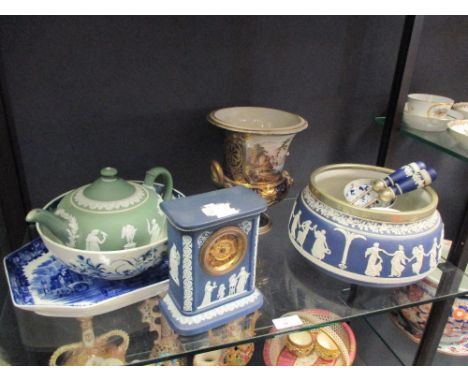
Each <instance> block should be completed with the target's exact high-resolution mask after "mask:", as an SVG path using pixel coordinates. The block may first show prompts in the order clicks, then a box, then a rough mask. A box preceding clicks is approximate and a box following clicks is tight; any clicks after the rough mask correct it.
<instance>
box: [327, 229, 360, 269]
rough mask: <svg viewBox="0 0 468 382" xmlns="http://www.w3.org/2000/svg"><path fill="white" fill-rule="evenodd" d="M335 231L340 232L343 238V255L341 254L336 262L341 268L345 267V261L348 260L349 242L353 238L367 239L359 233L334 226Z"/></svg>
mask: <svg viewBox="0 0 468 382" xmlns="http://www.w3.org/2000/svg"><path fill="white" fill-rule="evenodd" d="M335 231H338V232H341V233H342V234H343V236H344V238H345V245H344V248H343V255H342V256H341V261H340V263H339V264H338V267H340V268H341V269H346V268H347V267H348V265H347V261H348V255H349V249H350V248H351V243H352V242H353V240H355V239H362V240H367V239H366V237H365V236H363V235H359V234H356V233H354V232H349V231H347V230H345V229H343V228H335Z"/></svg>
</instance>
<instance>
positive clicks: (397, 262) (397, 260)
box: [385, 245, 410, 277]
mask: <svg viewBox="0 0 468 382" xmlns="http://www.w3.org/2000/svg"><path fill="white" fill-rule="evenodd" d="M385 254H386V255H388V256H390V257H391V258H392V259H391V260H390V264H391V266H392V267H391V271H390V277H400V276H401V274H402V273H403V271H404V270H405V268H406V264H408V262H409V261H410V259H408V258H407V257H406V255H405V248H404V247H403V246H402V245H399V246H398V249H397V250H396V251H395V252H393V253H388V252H385Z"/></svg>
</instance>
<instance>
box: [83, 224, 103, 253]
mask: <svg viewBox="0 0 468 382" xmlns="http://www.w3.org/2000/svg"><path fill="white" fill-rule="evenodd" d="M99 235H101V238H99ZM107 236H108V235H107V233H105V232H104V231H101V230H99V229H93V230H92V231H91V232H90V233H89V234H88V236H86V250H87V251H100V250H101V247H100V246H101V245H102V244H104V243H105V241H106V239H107Z"/></svg>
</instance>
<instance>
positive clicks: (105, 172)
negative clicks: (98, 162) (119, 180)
mask: <svg viewBox="0 0 468 382" xmlns="http://www.w3.org/2000/svg"><path fill="white" fill-rule="evenodd" d="M101 176H102V177H103V178H105V179H115V178H116V176H117V169H116V168H114V167H104V168H103V169H101Z"/></svg>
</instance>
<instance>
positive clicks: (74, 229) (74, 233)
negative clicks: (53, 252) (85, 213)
mask: <svg viewBox="0 0 468 382" xmlns="http://www.w3.org/2000/svg"><path fill="white" fill-rule="evenodd" d="M55 215H57V216H58V217H61V218H62V219H65V220H66V221H67V222H68V228H67V236H68V241H67V242H66V243H65V245H66V246H68V247H72V248H75V246H76V239H78V238H79V237H80V235H79V234H78V231H79V226H78V222H77V220H76V218H75V217H74V216H73V215H72V214H69V213H68V212H66V211H65V210H64V209H63V208H59V209H57V210H56V211H55Z"/></svg>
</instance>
